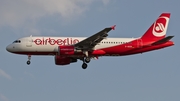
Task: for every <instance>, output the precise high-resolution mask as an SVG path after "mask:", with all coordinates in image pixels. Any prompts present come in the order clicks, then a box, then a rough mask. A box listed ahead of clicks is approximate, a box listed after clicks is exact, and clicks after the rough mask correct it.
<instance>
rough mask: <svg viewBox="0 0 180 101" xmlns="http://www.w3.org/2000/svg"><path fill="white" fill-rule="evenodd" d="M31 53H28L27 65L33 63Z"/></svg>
mask: <svg viewBox="0 0 180 101" xmlns="http://www.w3.org/2000/svg"><path fill="white" fill-rule="evenodd" d="M30 60H31V55H28V61H27V62H26V63H27V65H30V64H31V61H30Z"/></svg>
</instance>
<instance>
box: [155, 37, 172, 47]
mask: <svg viewBox="0 0 180 101" xmlns="http://www.w3.org/2000/svg"><path fill="white" fill-rule="evenodd" d="M173 37H174V36H168V37H165V38H163V39H161V40H158V41H156V42H154V43H152V45H159V44H163V43H166V42H168V41H169V40H171V39H172V38H173Z"/></svg>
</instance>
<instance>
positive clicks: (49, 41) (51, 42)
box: [34, 38, 79, 45]
mask: <svg viewBox="0 0 180 101" xmlns="http://www.w3.org/2000/svg"><path fill="white" fill-rule="evenodd" d="M78 42H79V40H78V39H73V38H65V39H53V38H42V39H35V40H34V43H35V44H36V45H72V44H76V43H78Z"/></svg>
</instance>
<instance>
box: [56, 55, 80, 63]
mask: <svg viewBox="0 0 180 101" xmlns="http://www.w3.org/2000/svg"><path fill="white" fill-rule="evenodd" d="M73 62H77V59H73V58H70V57H61V56H59V55H56V56H55V64H56V65H68V64H70V63H73Z"/></svg>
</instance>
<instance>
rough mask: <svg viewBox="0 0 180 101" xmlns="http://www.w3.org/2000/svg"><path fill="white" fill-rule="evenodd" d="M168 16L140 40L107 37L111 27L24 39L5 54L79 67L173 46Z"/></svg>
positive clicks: (14, 43)
mask: <svg viewBox="0 0 180 101" xmlns="http://www.w3.org/2000/svg"><path fill="white" fill-rule="evenodd" d="M169 19H170V13H163V14H161V15H160V16H159V17H158V19H157V20H156V21H155V22H154V23H153V24H152V25H151V27H150V28H149V29H148V30H147V31H146V32H145V34H144V35H143V36H142V37H140V38H107V36H108V32H109V31H111V30H114V29H115V25H114V26H112V27H108V28H105V29H103V30H101V31H100V32H98V33H96V34H94V35H92V36H90V37H87V38H85V37H34V36H30V37H24V38H20V39H17V40H16V41H14V42H13V43H12V44H10V45H8V46H7V48H6V49H7V51H9V52H11V53H16V54H23V55H27V56H28V61H27V64H28V65H29V64H30V59H31V55H53V56H54V57H55V64H56V65H68V64H70V63H74V62H77V60H82V61H83V64H82V68H83V69H86V68H87V63H89V62H90V60H91V59H92V58H95V59H98V57H100V56H124V55H132V54H138V53H144V52H148V51H152V50H157V49H161V48H165V47H169V46H172V45H174V43H173V42H172V41H170V39H171V38H173V36H166V32H167V28H168V23H169Z"/></svg>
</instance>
